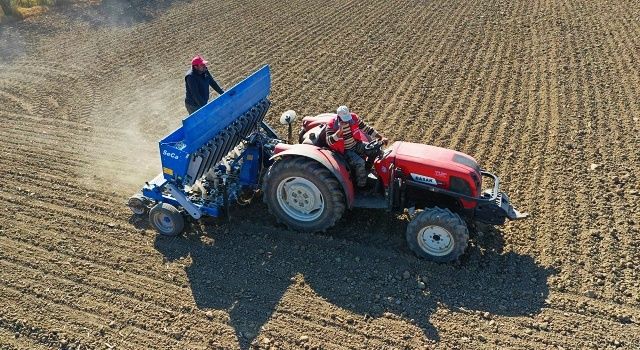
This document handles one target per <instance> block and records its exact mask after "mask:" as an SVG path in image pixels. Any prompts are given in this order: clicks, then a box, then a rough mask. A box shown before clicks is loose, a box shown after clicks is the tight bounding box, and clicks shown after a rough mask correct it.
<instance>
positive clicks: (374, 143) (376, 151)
mask: <svg viewBox="0 0 640 350" xmlns="http://www.w3.org/2000/svg"><path fill="white" fill-rule="evenodd" d="M382 145H383V143H382V140H377V139H376V140H371V141H369V142H367V143H366V144H365V145H364V152H365V154H366V155H367V156H369V157H379V156H380V155H381V153H382Z"/></svg>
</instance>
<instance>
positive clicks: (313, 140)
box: [300, 124, 328, 148]
mask: <svg viewBox="0 0 640 350" xmlns="http://www.w3.org/2000/svg"><path fill="white" fill-rule="evenodd" d="M300 143H303V144H306V145H314V146H317V147H321V148H327V147H328V145H327V125H325V124H320V125H318V126H315V127H313V128H311V129H310V130H309V131H307V132H306V133H304V135H303V136H302V142H300Z"/></svg>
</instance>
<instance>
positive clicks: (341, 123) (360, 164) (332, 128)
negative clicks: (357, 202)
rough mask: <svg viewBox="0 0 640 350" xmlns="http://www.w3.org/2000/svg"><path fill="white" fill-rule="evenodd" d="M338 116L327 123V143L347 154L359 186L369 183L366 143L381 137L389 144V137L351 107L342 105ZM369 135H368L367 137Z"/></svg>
mask: <svg viewBox="0 0 640 350" xmlns="http://www.w3.org/2000/svg"><path fill="white" fill-rule="evenodd" d="M336 112H337V114H336V116H335V117H334V118H333V119H332V120H331V121H330V122H329V124H328V125H327V145H329V148H331V149H332V150H333V151H336V152H339V153H342V154H344V155H345V158H346V159H347V162H348V163H349V166H351V168H352V169H354V171H355V176H356V185H357V186H358V187H359V188H362V187H365V186H366V185H367V172H366V169H365V162H364V158H363V157H364V143H366V142H368V140H369V139H379V140H381V141H382V143H383V144H385V145H386V144H387V139H386V138H384V137H382V135H380V134H378V132H377V131H376V130H375V129H374V128H372V127H370V126H369V125H367V124H365V122H364V121H362V120H360V119H359V118H358V115H357V114H355V113H351V112H349V107H347V106H340V107H338V109H337V111H336ZM367 136H368V137H367Z"/></svg>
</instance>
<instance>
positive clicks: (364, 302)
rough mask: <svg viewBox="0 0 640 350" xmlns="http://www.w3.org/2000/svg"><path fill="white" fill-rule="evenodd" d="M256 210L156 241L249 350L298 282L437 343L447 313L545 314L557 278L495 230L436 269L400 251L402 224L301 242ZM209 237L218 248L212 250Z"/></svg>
mask: <svg viewBox="0 0 640 350" xmlns="http://www.w3.org/2000/svg"><path fill="white" fill-rule="evenodd" d="M251 207H252V208H250V209H248V210H247V212H245V213H244V215H243V217H236V218H233V219H232V220H231V223H230V224H226V223H224V222H215V223H214V224H207V225H203V226H200V227H199V228H198V227H195V226H194V227H192V232H190V233H187V234H185V236H184V237H175V238H166V237H160V236H158V237H157V238H156V241H155V248H156V249H157V250H158V251H159V252H161V253H162V254H163V255H164V257H165V259H166V260H167V261H173V260H176V259H180V258H183V257H186V256H190V257H191V260H192V264H191V265H190V266H188V267H187V268H186V274H187V277H188V280H189V281H190V286H191V289H192V292H193V297H194V301H195V303H196V306H197V307H198V308H199V309H216V310H226V311H227V312H228V313H229V317H230V323H231V324H232V325H233V327H234V328H235V330H236V335H237V338H238V342H239V344H240V346H241V348H243V349H246V348H249V347H250V345H251V343H252V341H253V340H254V339H255V338H256V337H257V335H258V334H259V333H260V331H261V327H262V326H263V325H265V324H266V323H267V322H268V321H269V319H270V318H271V316H272V314H273V312H274V310H275V309H276V307H277V305H278V304H279V303H280V301H281V300H282V297H283V295H284V293H285V292H286V291H287V290H288V289H289V288H290V287H291V285H292V284H294V283H296V281H295V278H294V277H295V276H297V275H302V276H303V278H304V283H306V284H307V285H308V286H309V287H310V288H311V289H313V291H314V292H315V293H316V294H317V295H319V296H321V297H322V298H324V299H325V300H326V301H327V302H329V303H331V304H333V305H335V306H338V307H340V308H342V309H345V310H348V311H351V312H354V313H356V314H359V315H361V316H367V318H368V319H372V318H378V317H383V315H384V314H385V313H388V312H389V313H393V314H395V315H398V316H399V317H401V318H402V319H404V320H406V321H407V322H410V323H412V324H414V325H416V326H417V327H419V328H420V329H421V330H422V332H423V333H424V336H425V337H426V338H428V339H430V340H431V341H438V340H439V339H440V338H439V333H438V330H437V329H436V328H435V327H434V326H433V325H432V324H431V323H430V321H429V318H430V316H431V315H432V314H433V313H434V312H436V310H437V309H438V308H442V307H445V308H447V309H450V310H453V311H456V310H457V311H460V312H469V311H478V312H489V313H491V314H493V315H500V316H522V315H530V314H535V313H539V312H540V311H541V308H542V307H543V306H544V304H545V299H546V298H547V296H548V294H549V288H548V286H547V279H548V278H549V276H550V275H552V274H553V273H554V271H553V270H552V269H550V268H546V267H543V266H540V265H538V264H537V263H536V262H535V261H534V259H533V258H532V257H530V256H526V255H520V254H517V253H514V252H506V253H503V251H502V249H503V244H504V241H503V239H502V234H501V232H500V231H498V230H495V229H491V230H490V229H483V230H484V231H483V232H480V234H479V235H478V236H479V237H480V238H477V239H476V240H474V241H473V242H472V243H471V245H470V247H469V249H468V251H467V253H466V254H465V256H464V258H463V259H461V260H460V261H459V262H456V263H453V264H436V263H431V262H426V261H423V260H419V259H417V258H415V257H414V256H413V255H412V254H410V252H409V251H408V249H406V250H405V249H404V248H396V247H400V245H401V244H400V242H401V241H404V229H405V226H406V223H405V222H403V221H402V220H401V219H397V218H396V219H392V220H390V219H389V217H388V216H387V217H385V216H384V215H376V216H373V215H371V214H370V213H369V214H368V216H367V215H365V214H364V212H359V211H352V212H348V213H346V215H345V216H346V218H345V219H343V220H341V222H340V223H339V224H338V225H337V226H338V227H339V229H334V230H332V231H331V232H327V233H326V234H315V235H301V234H298V233H294V232H291V231H288V230H286V229H283V228H280V227H278V226H276V225H275V223H274V222H273V221H272V220H271V218H270V217H268V216H265V215H264V211H263V210H264V209H265V208H258V209H256V208H255V207H256V206H251ZM247 218H251V220H247ZM254 218H255V220H254ZM201 235H205V236H207V237H210V238H212V239H210V240H209V241H212V242H213V243H210V244H205V243H203V242H202V240H201V239H200V237H201ZM385 247H388V249H386V248H385ZM420 282H423V283H424V285H421V283H420ZM421 287H422V288H421Z"/></svg>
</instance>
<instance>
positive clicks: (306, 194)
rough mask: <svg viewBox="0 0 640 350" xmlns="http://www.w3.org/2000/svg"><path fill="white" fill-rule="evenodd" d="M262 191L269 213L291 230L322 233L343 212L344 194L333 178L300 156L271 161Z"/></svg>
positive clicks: (329, 173)
mask: <svg viewBox="0 0 640 350" xmlns="http://www.w3.org/2000/svg"><path fill="white" fill-rule="evenodd" d="M263 192H264V201H265V203H267V207H269V211H270V212H271V213H272V214H273V215H274V216H275V217H276V218H277V219H278V220H279V221H280V222H282V223H284V224H285V225H287V227H289V229H292V230H295V231H303V232H317V231H325V230H326V229H328V228H329V227H331V226H333V225H335V223H336V221H338V219H340V217H342V214H343V213H344V210H345V197H344V193H343V192H342V188H341V187H340V184H339V183H338V180H337V179H336V178H335V176H333V174H331V172H330V171H329V170H328V169H327V168H325V167H324V166H322V165H321V164H320V163H318V162H316V161H314V160H311V159H308V158H304V157H283V158H281V159H279V160H277V161H276V162H274V163H273V165H271V167H270V168H269V171H268V172H267V174H266V176H265V180H264V183H263Z"/></svg>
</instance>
